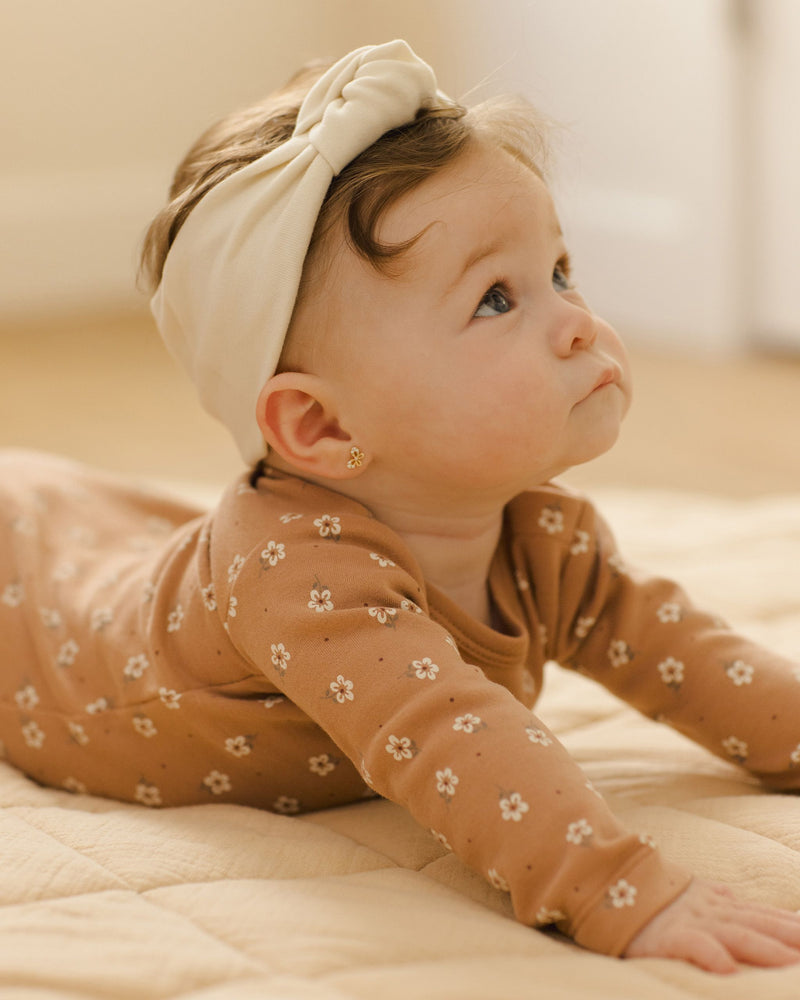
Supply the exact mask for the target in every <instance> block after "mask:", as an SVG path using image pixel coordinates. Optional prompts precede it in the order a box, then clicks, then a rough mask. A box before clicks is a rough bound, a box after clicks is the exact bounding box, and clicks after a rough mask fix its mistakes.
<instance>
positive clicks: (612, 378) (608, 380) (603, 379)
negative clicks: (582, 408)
mask: <svg viewBox="0 0 800 1000" xmlns="http://www.w3.org/2000/svg"><path fill="white" fill-rule="evenodd" d="M616 380H617V373H616V371H615V370H614V369H613V368H607V369H606V370H605V371H604V372H603V374H602V375H601V376H600V378H599V379H598V380H597V381H596V382H595V384H594V388H593V389H592V392H596V391H597V390H598V389H602V388H603V387H604V386H606V385H611V384H612V383H614V382H616ZM589 395H591V393H589Z"/></svg>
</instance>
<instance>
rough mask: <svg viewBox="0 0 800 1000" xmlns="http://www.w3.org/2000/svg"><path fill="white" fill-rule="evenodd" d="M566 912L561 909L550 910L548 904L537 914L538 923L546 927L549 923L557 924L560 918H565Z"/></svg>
mask: <svg viewBox="0 0 800 1000" xmlns="http://www.w3.org/2000/svg"><path fill="white" fill-rule="evenodd" d="M564 919H565V918H564V914H563V913H562V912H561V910H548V908H547V907H546V906H542V907H540V909H539V910H538V912H537V914H536V923H537V924H538V925H539V926H540V927H544V926H546V925H547V924H555V923H557V922H558V921H559V920H564Z"/></svg>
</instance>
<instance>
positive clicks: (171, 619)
mask: <svg viewBox="0 0 800 1000" xmlns="http://www.w3.org/2000/svg"><path fill="white" fill-rule="evenodd" d="M183 619H184V613H183V607H182V605H180V604H176V605H175V608H174V610H172V611H170V613H169V614H168V615H167V632H177V631H178V630H179V629H180V627H181V625H182V624H183Z"/></svg>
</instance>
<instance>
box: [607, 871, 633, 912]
mask: <svg viewBox="0 0 800 1000" xmlns="http://www.w3.org/2000/svg"><path fill="white" fill-rule="evenodd" d="M636 893H637V889H636V886H635V885H631V884H630V882H628V881H627V880H626V879H624V878H621V879H620V880H619V881H618V882H616V883H615V884H614V885H612V886H610V887H609V890H608V899H609V902H610V903H611V905H612V906H613V907H614V908H615V909H617V910H621V909H622V908H623V907H624V906H633V905H634V904H635V902H636Z"/></svg>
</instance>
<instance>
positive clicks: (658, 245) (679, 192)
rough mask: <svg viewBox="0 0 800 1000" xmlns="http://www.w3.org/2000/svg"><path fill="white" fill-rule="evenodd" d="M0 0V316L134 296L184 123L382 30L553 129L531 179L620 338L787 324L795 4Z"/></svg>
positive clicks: (713, 342) (738, 331)
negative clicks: (547, 165)
mask: <svg viewBox="0 0 800 1000" xmlns="http://www.w3.org/2000/svg"><path fill="white" fill-rule="evenodd" d="M792 5H794V6H792ZM4 8H5V9H4V10H3V12H2V33H0V94H1V95H2V97H0V101H2V104H0V128H1V130H0V145H1V147H2V156H0V233H1V234H2V239H0V320H3V319H8V318H9V317H13V316H14V315H20V314H29V313H31V312H37V311H38V312H57V311H63V310H69V309H84V308H87V307H100V308H102V307H103V306H109V307H112V308H117V307H119V306H120V305H131V304H137V303H138V304H139V305H141V298H140V297H137V296H136V294H135V293H134V290H133V278H134V272H135V256H136V248H137V246H138V243H139V240H140V238H141V235H142V232H143V230H144V228H145V227H146V224H147V222H148V220H149V218H150V217H151V215H152V214H153V212H154V211H155V210H156V209H157V208H158V206H159V205H160V203H161V200H162V198H163V195H164V192H165V189H166V187H167V184H168V180H169V176H170V173H171V171H172V169H173V167H174V165H175V163H176V162H177V160H178V158H179V157H180V155H181V153H182V152H183V151H184V149H185V148H186V147H187V145H188V144H189V143H190V142H191V141H192V140H193V139H194V138H195V136H196V135H197V134H198V132H199V131H200V130H202V129H203V128H204V127H205V126H206V125H207V124H208V123H209V122H210V121H212V120H213V119H214V118H215V117H216V116H218V115H220V114H222V113H224V112H226V111H228V110H230V109H231V108H234V107H236V106H237V105H241V104H243V103H246V102H248V101H250V100H252V99H253V98H255V97H257V96H259V95H261V94H262V93H264V92H265V91H267V90H269V89H270V88H272V87H273V86H275V85H276V84H278V83H280V82H281V81H282V80H283V79H285V77H286V76H287V75H288V74H289V73H290V72H291V71H292V70H293V69H295V68H296V67H297V66H298V65H299V64H300V63H302V62H303V61H304V60H306V59H308V58H310V57H314V56H318V55H323V54H327V55H331V56H336V55H340V54H341V53H343V52H345V51H347V50H348V49H349V48H351V47H354V46H356V45H360V44H365V43H369V42H375V41H385V40H388V39H389V38H392V37H405V38H406V39H407V40H408V41H409V42H410V43H411V44H412V46H413V47H414V48H415V49H416V50H417V51H418V52H419V54H420V55H421V56H423V57H424V58H426V59H428V60H429V61H430V62H432V63H433V64H434V66H435V67H436V69H437V73H438V76H439V79H440V83H441V85H442V87H443V89H445V90H447V91H448V92H449V93H451V94H452V95H453V96H456V97H463V96H464V95H465V94H471V95H472V97H473V98H477V97H479V96H482V95H485V94H490V93H495V92H498V91H504V90H509V89H511V90H523V91H525V92H526V93H527V94H528V95H529V96H530V97H532V98H533V99H534V100H535V101H536V102H537V103H538V104H540V106H542V107H543V108H544V109H545V110H546V111H548V112H549V113H551V114H552V115H554V116H555V117H556V118H557V119H559V120H560V121H562V122H564V123H565V124H566V126H567V128H566V129H565V130H564V132H563V133H562V134H561V136H560V143H561V146H562V147H563V156H562V160H561V164H560V167H559V168H558V171H557V174H556V185H555V187H556V192H557V194H558V196H559V201H560V207H561V209H562V214H563V216H564V221H565V222H566V225H567V232H568V236H569V238H570V242H571V244H572V246H571V249H572V251H573V256H574V257H575V258H576V260H577V264H578V274H579V278H580V280H581V284H582V287H583V289H584V290H585V291H586V292H587V293H588V297H589V298H590V301H591V302H592V304H593V305H594V306H595V308H597V310H598V311H599V312H602V313H603V314H605V315H607V316H608V318H610V319H611V320H612V321H613V322H615V323H617V324H618V325H619V326H620V327H621V328H622V329H623V332H625V333H626V335H627V336H629V337H630V338H636V339H639V340H640V341H644V342H649V343H653V344H656V345H663V344H667V345H670V346H673V347H674V346H676V345H677V346H679V347H683V348H686V349H691V350H697V351H702V352H706V353H708V352H714V351H716V352H724V351H726V350H729V349H731V348H736V347H738V346H741V345H742V344H745V343H746V342H747V341H748V339H749V338H750V336H751V335H752V334H753V333H754V332H758V331H759V330H760V329H762V328H764V327H767V326H770V325H771V326H772V327H773V329H774V328H776V327H778V328H780V329H782V330H783V331H784V332H786V331H789V335H788V339H789V340H791V334H792V331H795V333H797V335H798V339H800V306H798V304H797V296H796V293H795V292H794V286H795V284H796V274H797V270H798V264H799V263H800V253H799V252H798V249H797V248H798V243H797V240H796V228H797V227H796V225H795V224H794V222H793V221H792V220H795V217H796V215H797V211H798V205H800V181H799V180H798V178H799V177H800V148H799V147H798V145H797V138H796V137H797V134H798V133H797V129H796V128H794V129H790V128H787V122H788V121H789V120H792V121H793V120H794V119H795V118H796V111H795V110H794V109H795V107H796V99H795V97H794V94H795V92H796V91H797V90H798V89H800V79H798V78H797V68H796V60H795V59H794V53H795V52H796V49H797V38H800V23H796V22H797V16H796V11H797V4H796V0H759V4H758V5H755V4H749V5H748V4H745V3H743V2H741V0H25V2H21V0H20V2H6V3H5V5H4ZM747 10H750V11H751V14H753V13H755V14H758V16H759V17H761V19H762V20H761V21H760V22H759V24H758V25H757V30H756V31H755V32H753V31H752V30H751V31H750V34H749V36H748V38H749V42H748V41H747V39H746V38H745V32H744V30H743V29H744V28H745V27H746V25H745V26H743V25H742V23H741V21H740V20H738V19H737V16H736V14H737V12H739V14H741V12H743V11H747ZM791 10H794V11H795V14H794V15H791ZM787 11H788V12H789V17H788V21H787V16H786V12H787ZM759 12H760V13H759ZM751 29H752V25H751ZM793 38H794V39H795V42H794V43H792V42H791V39H793ZM753 39H755V41H756V43H757V44H756V45H755V47H754V46H753V45H752V44H751V43H752V42H753ZM748 46H749V47H748ZM781 54H783V57H782V61H781ZM780 66H782V67H784V68H783V69H781V70H780V71H779V74H778V76H776V75H775V71H774V70H775V67H780ZM770 67H772V70H773V71H772V72H770V73H768V72H767V70H769V69H770ZM787 72H788V73H789V74H790V75H789V79H788V86H787V83H786V80H787V77H786V73H787ZM792 73H793V76H792V75H791V74H792ZM754 81H755V83H754ZM759 102H762V103H763V104H764V105H765V109H766V111H768V113H766V111H765V113H764V114H761V108H760V106H759ZM754 122H755V123H756V125H757V126H758V131H757V133H756V134H755V135H754V134H751V131H750V130H752V128H753V123H754ZM792 136H793V137H794V138H793V139H792ZM765 262H768V263H765Z"/></svg>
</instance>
